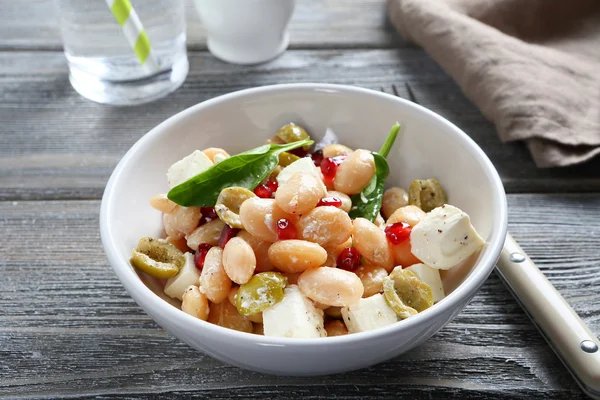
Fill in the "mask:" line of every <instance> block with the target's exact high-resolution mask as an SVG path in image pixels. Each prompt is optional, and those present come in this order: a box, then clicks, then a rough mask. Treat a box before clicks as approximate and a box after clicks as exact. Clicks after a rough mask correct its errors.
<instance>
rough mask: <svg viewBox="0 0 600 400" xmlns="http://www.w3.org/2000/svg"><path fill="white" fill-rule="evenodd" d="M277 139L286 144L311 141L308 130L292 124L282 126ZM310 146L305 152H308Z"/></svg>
mask: <svg viewBox="0 0 600 400" xmlns="http://www.w3.org/2000/svg"><path fill="white" fill-rule="evenodd" d="M276 135H277V137H278V138H280V139H281V140H283V141H284V142H286V143H292V142H297V141H298V140H304V139H310V136H309V135H308V133H306V130H305V129H304V128H303V127H301V126H300V125H296V124H295V123H293V122H290V123H289V124H287V125H284V126H282V127H281V128H279V130H278V131H277V133H276ZM309 148H310V146H305V147H304V150H308V149H309Z"/></svg>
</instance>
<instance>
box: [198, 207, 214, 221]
mask: <svg viewBox="0 0 600 400" xmlns="http://www.w3.org/2000/svg"><path fill="white" fill-rule="evenodd" d="M200 212H202V215H204V216H206V218H210V219H215V218H217V212H216V211H215V208H214V207H201V208H200Z"/></svg>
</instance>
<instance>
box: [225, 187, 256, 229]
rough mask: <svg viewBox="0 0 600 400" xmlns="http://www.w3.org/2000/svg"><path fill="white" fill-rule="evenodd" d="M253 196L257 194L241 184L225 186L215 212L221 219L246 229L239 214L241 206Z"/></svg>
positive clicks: (234, 226)
mask: <svg viewBox="0 0 600 400" xmlns="http://www.w3.org/2000/svg"><path fill="white" fill-rule="evenodd" d="M251 197H256V195H255V194H254V193H253V192H251V191H250V190H248V189H246V188H243V187H239V186H232V187H228V188H225V189H223V190H221V193H219V197H218V198H217V204H216V205H215V212H216V213H217V216H218V217H219V219H220V220H221V221H223V222H225V223H226V224H227V225H229V226H231V227H232V228H237V229H244V225H243V224H242V220H241V219H240V216H239V213H240V207H241V206H242V203H243V202H244V201H246V200H248V199H249V198H251Z"/></svg>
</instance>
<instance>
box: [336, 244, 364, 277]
mask: <svg viewBox="0 0 600 400" xmlns="http://www.w3.org/2000/svg"><path fill="white" fill-rule="evenodd" d="M336 262H337V266H338V268H341V269H345V270H346V271H354V270H355V269H357V268H358V266H359V265H360V251H358V249H357V248H356V247H346V248H345V249H344V250H342V251H341V253H340V255H339V256H338V258H337V260H336Z"/></svg>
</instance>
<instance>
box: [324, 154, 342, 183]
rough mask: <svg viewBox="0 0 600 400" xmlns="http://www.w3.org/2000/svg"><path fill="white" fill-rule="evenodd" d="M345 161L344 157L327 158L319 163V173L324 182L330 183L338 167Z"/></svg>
mask: <svg viewBox="0 0 600 400" xmlns="http://www.w3.org/2000/svg"><path fill="white" fill-rule="evenodd" d="M345 159H346V156H337V157H327V158H324V159H323V161H322V162H321V172H322V173H323V178H325V180H326V181H332V180H333V178H335V174H336V172H337V169H338V166H339V165H340V164H341V163H342V161H344V160H345Z"/></svg>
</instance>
